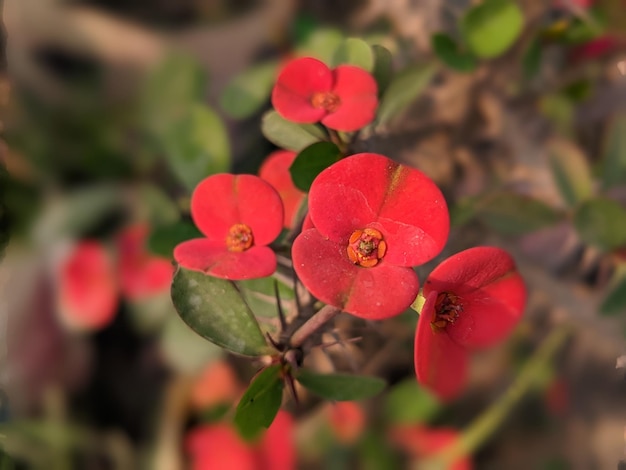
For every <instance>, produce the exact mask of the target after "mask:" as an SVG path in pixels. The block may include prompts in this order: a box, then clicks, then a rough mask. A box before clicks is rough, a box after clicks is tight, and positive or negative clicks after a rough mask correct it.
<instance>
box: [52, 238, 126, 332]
mask: <svg viewBox="0 0 626 470" xmlns="http://www.w3.org/2000/svg"><path fill="white" fill-rule="evenodd" d="M58 281H59V285H58V291H57V295H58V298H57V302H58V308H59V312H60V314H61V317H62V319H63V321H64V322H65V323H67V324H68V326H70V327H72V328H76V329H80V330H93V329H99V328H103V327H104V326H106V325H108V324H109V323H110V322H111V321H112V320H113V317H114V316H115V312H116V311H117V298H118V290H117V289H118V286H117V282H116V275H115V269H114V263H113V258H112V257H111V256H110V254H109V253H108V252H107V250H106V248H105V247H104V245H102V244H101V243H99V242H97V241H91V240H89V241H82V242H80V243H79V244H78V245H76V246H75V247H74V248H73V250H72V252H71V253H70V254H69V256H68V257H67V258H66V259H65V260H64V261H63V263H62V265H61V267H60V272H59V277H58Z"/></svg>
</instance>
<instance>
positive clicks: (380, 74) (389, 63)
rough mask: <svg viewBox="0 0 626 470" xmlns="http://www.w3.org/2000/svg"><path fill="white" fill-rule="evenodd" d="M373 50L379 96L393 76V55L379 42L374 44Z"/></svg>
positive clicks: (373, 71)
mask: <svg viewBox="0 0 626 470" xmlns="http://www.w3.org/2000/svg"><path fill="white" fill-rule="evenodd" d="M372 52H373V53H374V69H373V70H372V75H373V76H374V79H375V80H376V84H377V85H378V96H382V95H383V93H385V90H386V89H387V87H388V86H389V83H391V78H392V77H393V57H392V56H391V52H389V50H388V49H386V48H385V47H383V46H379V45H378V44H374V45H373V46H372Z"/></svg>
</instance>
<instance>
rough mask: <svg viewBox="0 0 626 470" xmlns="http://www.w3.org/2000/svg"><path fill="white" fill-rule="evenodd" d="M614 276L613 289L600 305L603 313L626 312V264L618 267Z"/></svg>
mask: <svg viewBox="0 0 626 470" xmlns="http://www.w3.org/2000/svg"><path fill="white" fill-rule="evenodd" d="M614 277H615V279H614V280H613V282H612V285H611V289H610V290H609V293H608V294H607V296H606V297H605V298H604V300H603V301H602V305H600V313H602V314H603V315H617V314H619V313H626V265H622V266H621V269H620V268H618V269H617V270H616V272H615V275H614Z"/></svg>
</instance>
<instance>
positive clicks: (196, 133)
mask: <svg viewBox="0 0 626 470" xmlns="http://www.w3.org/2000/svg"><path fill="white" fill-rule="evenodd" d="M188 111H189V114H188V115H187V116H185V117H184V118H182V119H180V120H178V121H177V122H176V123H175V124H173V125H172V127H171V128H170V130H169V132H168V133H167V134H166V135H163V136H162V138H163V140H162V143H163V147H164V150H165V156H166V159H167V162H168V163H169V166H170V168H171V169H172V171H173V172H174V174H175V175H176V176H177V177H178V178H179V180H180V181H181V182H182V183H183V184H184V185H185V186H186V187H187V189H189V190H190V191H191V190H193V189H194V188H195V187H196V185H197V184H198V183H199V182H200V181H202V180H203V179H204V178H206V177H207V176H209V175H211V174H214V173H221V172H225V171H228V168H229V166H230V143H229V140H228V133H227V131H226V127H225V126H224V123H223V122H222V120H221V119H220V117H219V116H218V115H217V113H216V112H215V111H213V110H212V109H211V108H209V107H207V106H204V105H202V104H196V105H193V106H192V107H191V108H190V109H189V110H188Z"/></svg>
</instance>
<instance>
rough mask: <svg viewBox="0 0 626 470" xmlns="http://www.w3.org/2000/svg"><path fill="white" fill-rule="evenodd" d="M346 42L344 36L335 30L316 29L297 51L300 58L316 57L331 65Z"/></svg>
mask: <svg viewBox="0 0 626 470" xmlns="http://www.w3.org/2000/svg"><path fill="white" fill-rule="evenodd" d="M343 40H344V35H343V34H342V32H341V31H340V30H338V29H334V28H316V29H315V30H314V31H313V32H312V33H311V34H310V35H309V36H308V38H307V39H306V41H305V42H304V44H302V46H300V47H299V48H298V49H297V50H296V53H297V56H298V57H315V58H316V59H319V60H321V61H322V62H324V63H325V64H330V63H331V62H332V60H333V57H334V55H335V51H336V50H337V48H338V47H339V46H340V45H341V43H342V42H343Z"/></svg>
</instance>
